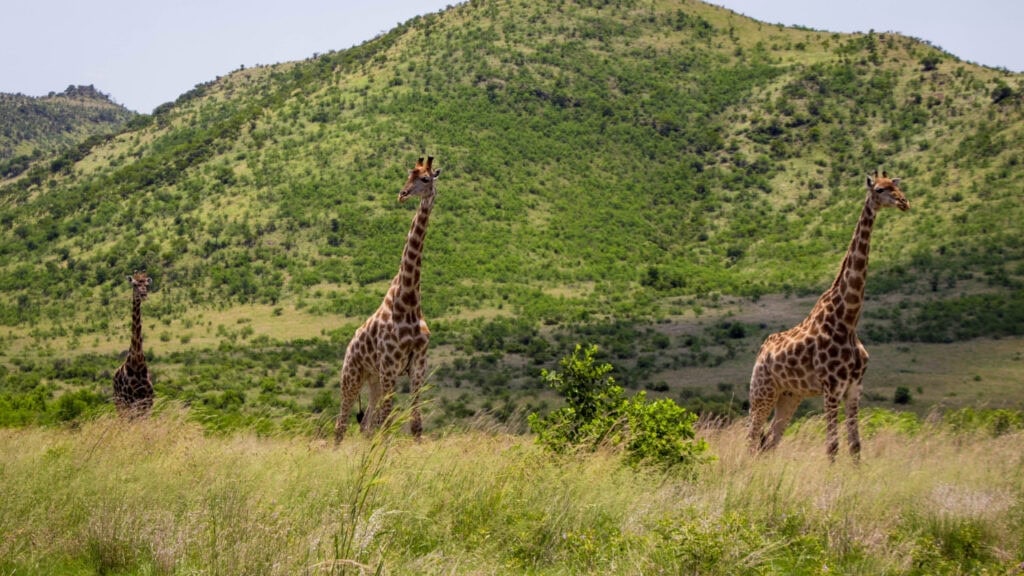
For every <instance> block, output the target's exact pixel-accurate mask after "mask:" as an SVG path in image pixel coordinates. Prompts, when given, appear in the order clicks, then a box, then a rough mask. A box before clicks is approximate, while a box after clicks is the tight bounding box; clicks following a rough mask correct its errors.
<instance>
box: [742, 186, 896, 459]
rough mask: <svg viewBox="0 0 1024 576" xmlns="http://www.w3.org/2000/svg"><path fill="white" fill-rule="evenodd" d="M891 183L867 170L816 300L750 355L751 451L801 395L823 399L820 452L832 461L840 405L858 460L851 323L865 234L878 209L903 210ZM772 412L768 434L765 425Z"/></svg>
mask: <svg viewBox="0 0 1024 576" xmlns="http://www.w3.org/2000/svg"><path fill="white" fill-rule="evenodd" d="M899 184H900V179H899V178H889V176H888V174H886V173H885V172H882V174H881V175H879V174H878V172H877V171H875V174H874V177H871V176H869V177H868V178H867V199H866V200H865V201H864V208H863V209H862V210H861V215H860V220H858V222H857V226H856V228H855V229H854V232H853V239H852V240H851V241H850V246H849V248H848V249H847V251H846V256H845V257H844V258H843V262H842V265H841V266H840V268H839V274H838V275H837V276H836V279H835V281H834V282H833V283H832V286H831V287H830V288H829V289H828V290H826V291H825V293H824V294H822V295H821V297H820V298H819V299H818V301H817V303H816V304H815V305H814V308H812V309H811V312H810V314H808V316H807V318H805V319H804V320H803V321H802V322H801V323H800V324H797V325H796V326H795V327H793V328H790V329H789V330H786V331H784V332H777V333H775V334H771V335H769V336H768V337H767V338H766V339H765V341H764V343H763V344H762V345H761V349H760V351H759V352H758V354H757V360H756V361H755V363H754V369H753V372H752V373H751V376H750V396H749V397H750V423H749V426H750V427H749V431H748V438H747V440H748V443H749V448H750V450H751V452H754V453H757V452H760V451H762V450H770V449H772V448H774V447H775V446H776V445H777V444H778V443H779V441H780V440H781V439H782V433H783V432H784V431H785V429H786V425H787V424H789V421H790V420H791V419H792V418H793V414H794V413H795V412H796V409H797V407H798V406H799V405H800V402H801V401H802V400H803V399H804V398H808V397H811V396H823V397H824V408H825V420H826V451H827V454H828V457H829V459H831V460H835V457H836V454H837V453H838V451H839V423H838V413H839V404H840V402H845V405H846V433H847V441H848V443H849V446H850V453H851V454H852V455H853V457H854V458H855V459H857V458H859V455H860V448H861V446H860V431H859V425H858V420H857V411H858V406H859V403H860V395H861V389H862V385H861V381H862V379H863V378H864V371H865V370H866V369H867V364H868V352H867V350H866V349H865V348H864V345H863V344H861V342H860V339H859V338H858V337H857V323H858V321H859V320H860V314H861V310H862V308H863V305H864V286H865V283H866V280H867V268H868V252H869V249H870V241H871V229H872V227H873V225H874V222H875V216H877V214H878V210H879V209H881V208H888V207H894V208H897V209H899V210H901V211H906V210H909V209H910V203H909V202H907V199H906V197H905V196H904V195H903V191H902V190H900V187H899ZM773 409H774V410H775V415H774V416H773V418H772V421H771V424H770V426H769V431H768V434H767V435H765V434H763V428H764V425H765V422H766V421H767V420H768V416H769V415H770V414H771V412H772V410H773Z"/></svg>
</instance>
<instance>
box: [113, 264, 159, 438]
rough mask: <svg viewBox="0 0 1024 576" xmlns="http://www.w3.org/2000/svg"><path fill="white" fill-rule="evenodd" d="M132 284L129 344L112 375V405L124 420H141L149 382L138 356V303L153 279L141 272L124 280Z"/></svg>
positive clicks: (149, 396) (145, 410)
mask: <svg viewBox="0 0 1024 576" xmlns="http://www.w3.org/2000/svg"><path fill="white" fill-rule="evenodd" d="M128 281H129V282H131V283H132V343H131V347H130V348H128V357H127V358H125V360H124V364H121V367H120V368H118V369H117V372H115V373H114V405H115V406H117V412H118V414H120V415H121V416H124V417H127V418H135V417H138V416H145V415H146V414H148V413H149V410H150V409H151V408H152V407H153V382H152V380H151V379H150V377H149V368H148V367H147V366H146V356H145V355H144V354H143V352H142V301H143V300H145V299H146V296H147V295H148V293H149V285H150V284H151V283H152V282H153V279H152V278H150V277H149V276H147V275H146V273H145V272H136V273H135V274H133V275H131V276H129V277H128Z"/></svg>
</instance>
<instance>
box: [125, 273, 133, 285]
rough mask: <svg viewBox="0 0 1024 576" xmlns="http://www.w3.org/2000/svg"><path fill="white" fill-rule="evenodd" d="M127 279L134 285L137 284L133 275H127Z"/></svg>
mask: <svg viewBox="0 0 1024 576" xmlns="http://www.w3.org/2000/svg"><path fill="white" fill-rule="evenodd" d="M125 278H127V279H128V281H129V282H131V283H132V284H134V283H135V278H132V275H131V274H129V275H127V276H125Z"/></svg>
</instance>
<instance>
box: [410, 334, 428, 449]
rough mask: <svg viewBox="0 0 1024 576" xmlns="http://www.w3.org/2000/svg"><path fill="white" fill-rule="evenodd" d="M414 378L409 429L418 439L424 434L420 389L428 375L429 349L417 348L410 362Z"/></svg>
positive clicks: (411, 377) (412, 377) (411, 375)
mask: <svg viewBox="0 0 1024 576" xmlns="http://www.w3.org/2000/svg"><path fill="white" fill-rule="evenodd" d="M409 376H410V379H411V380H412V383H411V384H412V408H411V410H410V420H409V430H410V431H411V432H412V435H413V437H414V438H416V439H417V440H419V439H420V437H421V436H422V434H423V420H422V417H421V416H420V389H421V388H422V386H423V381H424V380H425V379H426V377H427V350H426V347H424V348H423V349H421V350H417V351H416V353H415V354H414V356H413V358H412V361H411V363H410V371H409Z"/></svg>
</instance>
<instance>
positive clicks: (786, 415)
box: [764, 392, 801, 450]
mask: <svg viewBox="0 0 1024 576" xmlns="http://www.w3.org/2000/svg"><path fill="white" fill-rule="evenodd" d="M800 400H801V399H800V397H799V396H797V395H796V394H793V393H792V392H783V393H782V394H781V395H780V396H779V401H778V402H777V403H776V404H775V416H773V417H772V423H771V425H770V426H769V435H768V436H766V437H765V444H764V449H765V450H771V449H773V448H775V447H776V446H778V445H779V442H781V441H782V434H783V433H784V432H785V431H786V426H788V425H789V421H790V420H792V419H793V414H796V409H797V407H798V406H800Z"/></svg>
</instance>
